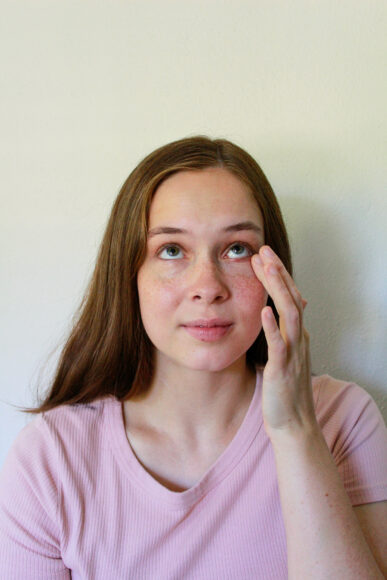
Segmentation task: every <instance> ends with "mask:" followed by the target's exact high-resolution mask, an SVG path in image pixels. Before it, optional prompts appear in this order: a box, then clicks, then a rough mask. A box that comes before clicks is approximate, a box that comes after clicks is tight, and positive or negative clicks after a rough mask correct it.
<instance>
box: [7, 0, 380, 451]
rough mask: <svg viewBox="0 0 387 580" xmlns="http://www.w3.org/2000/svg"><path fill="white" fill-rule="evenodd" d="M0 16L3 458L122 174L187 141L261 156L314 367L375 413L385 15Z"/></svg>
mask: <svg viewBox="0 0 387 580" xmlns="http://www.w3.org/2000/svg"><path fill="white" fill-rule="evenodd" d="M0 6H1V14H2V17H1V21H0V74H1V89H0V99H1V102H0V105H1V106H0V119H1V136H2V139H1V144H0V147H1V156H0V157H1V213H0V220H1V232H0V235H1V272H2V280H1V284H2V289H1V350H0V352H1V359H2V360H1V384H0V430H1V431H0V438H1V442H0V462H1V460H2V459H3V457H4V455H5V453H6V451H7V449H8V448H9V445H10V443H11V441H12V440H13V439H14V437H15V436H16V434H17V432H18V431H19V429H20V428H21V427H22V425H24V423H25V422H26V418H25V416H24V415H21V414H19V413H17V412H16V411H15V410H14V409H13V408H12V407H11V406H10V403H13V404H20V405H28V404H31V403H32V402H33V396H32V390H33V387H34V386H35V384H36V381H37V380H38V372H39V369H40V368H41V366H42V365H44V363H45V361H46V358H47V356H48V355H49V353H50V351H51V350H52V349H53V348H54V347H55V346H56V345H57V344H58V343H59V342H60V341H61V340H62V339H63V337H64V336H65V333H66V330H67V329H68V327H69V324H70V320H71V315H72V313H73V312H74V310H75V307H76V306H77V305H78V303H79V300H80V298H81V296H82V292H83V290H84V288H85V284H86V281H87V279H88V276H89V274H90V273H91V270H92V265H93V262H94V259H95V256H96V251H97V246H98V243H99V240H100V238H101V235H102V232H103V229H104V225H105V223H106V220H107V217H108V213H109V211H110V208H111V205H112V202H113V200H114V198H115V196H116V194H117V192H118V189H119V187H120V185H121V183H122V182H123V180H124V179H125V178H126V176H127V175H128V173H129V172H130V171H131V169H132V168H133V167H134V165H135V164H136V163H137V162H138V161H139V160H140V159H141V158H142V157H143V156H144V155H145V154H147V153H148V152H150V151H151V150H152V149H153V148H155V147H157V146H159V145H162V144H164V143H166V142H168V141H171V140H173V139H177V138H180V137H183V136H188V135H193V134H197V133H204V134H208V135H210V136H213V137H214V136H223V137H226V138H229V139H231V140H234V141H235V142H237V143H238V144H240V145H241V146H243V147H245V148H247V150H248V151H250V152H251V153H252V155H253V156H255V157H256V159H257V160H258V161H259V162H260V163H261V165H262V167H263V169H264V171H265V172H266V174H267V176H268V177H269V180H270V181H271V182H272V185H273V186H274V188H275V191H276V193H277V195H278V197H279V200H280V203H281V206H282V208H283V212H284V216H285V219H286V221H287V223H288V227H289V233H290V238H291V242H292V244H293V249H294V252H293V253H294V262H295V271H296V280H297V282H298V284H299V286H300V288H301V290H302V291H303V294H304V295H305V296H306V297H307V298H308V300H309V305H308V307H307V316H306V325H307V328H308V330H309V331H310V333H311V337H312V357H313V365H314V370H315V372H317V373H323V372H328V373H330V374H332V375H334V376H337V377H338V378H345V379H349V380H352V381H356V382H358V383H359V384H361V385H362V386H363V387H365V388H366V389H367V390H368V391H369V392H370V393H371V394H372V395H373V396H374V398H375V399H376V401H377V403H378V404H379V407H380V408H381V409H382V412H383V413H384V416H385V417H386V416H387V408H386V400H387V368H386V366H387V365H386V353H387V339H386V336H387V333H386V327H387V320H386V318H387V316H386V312H387V295H386V279H385V271H386V260H385V256H386V253H387V236H386V217H387V215H386V214H387V212H386V181H387V179H386V178H387V169H386V159H387V139H386V134H387V133H386V102H387V95H386V88H387V81H386V75H385V65H386V54H387V42H386V34H385V32H386V24H387V23H386V20H387V4H386V3H385V2H384V1H383V0H379V1H377V0H367V1H365V0H364V1H363V0H350V1H348V0H340V2H338V1H337V0H333V1H328V0H327V1H311V0H289V1H285V0H277V1H276V0H270V1H269V0H267V1H261V0H254V1H253V0H238V1H227V0H226V1H215V0H212V1H211V0H206V1H202V0H183V1H171V0H170V1H166V0H148V1H146V0H143V1H138V0H136V1H130V0H126V1H109V0H105V1H96V0H95V1H91V0H82V1H79V0H77V1H70V0H62V1H59V0H58V1H54V0H52V1H45V2H44V1H41V0H34V1H33V2H31V1H30V0H19V1H18V0H16V1H15V0H13V1H7V2H4V1H2V2H1V3H0ZM55 356H57V355H54V357H53V359H52V361H54V360H55ZM52 364H53V362H52ZM42 380H43V379H42Z"/></svg>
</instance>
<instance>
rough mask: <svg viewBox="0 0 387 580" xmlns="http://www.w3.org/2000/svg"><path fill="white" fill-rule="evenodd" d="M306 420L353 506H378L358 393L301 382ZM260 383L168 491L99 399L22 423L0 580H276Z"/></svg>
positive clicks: (373, 450) (329, 381)
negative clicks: (218, 442) (181, 487)
mask: <svg viewBox="0 0 387 580" xmlns="http://www.w3.org/2000/svg"><path fill="white" fill-rule="evenodd" d="M313 393H314V398H315V405H316V415H317V418H318V420H319V423H320V426H321V428H322V430H323V433H324V436H325V439H326V441H327V444H328V446H329V448H330V450H331V453H332V455H333V457H334V460H335V462H336V465H337V467H338V470H339V472H340V474H341V476H342V479H343V483H344V486H345V489H346V491H347V493H348V496H349V498H350V501H351V502H352V504H353V505H359V504H362V503H370V502H375V501H381V500H384V499H387V464H386V461H385V455H386V448H387V435H386V433H387V431H386V427H385V425H384V421H383V418H382V416H381V414H380V412H379V410H378V408H377V406H376V404H375V402H374V401H373V399H372V398H371V397H370V396H369V395H368V393H367V392H366V391H365V390H364V389H362V388H361V387H359V386H357V385H355V384H353V383H346V382H343V381H338V380H336V379H333V378H332V377H330V376H328V375H323V376H320V377H314V378H313ZM261 395H262V377H261V373H260V372H257V382H256V389H255V393H254V396H253V399H252V400H251V403H250V406H249V409H248V411H247V413H246V415H245V418H244V421H243V423H242V425H241V426H240V428H239V430H238V432H237V433H236V435H235V437H234V439H233V440H232V441H231V443H230V444H229V445H228V447H227V448H226V449H225V450H224V452H223V453H222V455H221V456H220V457H218V459H217V461H216V462H215V463H214V464H213V465H212V467H211V468H210V469H209V470H208V471H207V472H206V474H205V475H204V476H203V477H202V478H201V479H200V481H199V482H198V483H197V484H196V485H195V486H194V487H192V488H190V489H188V490H186V491H184V492H173V491H171V490H168V489H167V488H165V487H163V486H162V485H161V484H160V483H159V482H157V481H156V480H155V479H154V478H153V477H152V476H151V475H150V474H149V473H148V472H147V471H146V470H145V469H144V468H143V467H142V465H141V463H140V462H139V461H138V459H137V457H136V455H135V454H134V452H133V450H132V448H131V446H130V443H129V441H128V439H127V437H126V432H125V426H124V420H123V413H122V405H121V404H120V403H119V402H118V401H117V400H116V399H115V398H114V397H105V398H103V399H99V400H97V401H95V402H94V403H92V404H89V405H77V406H62V407H59V408H57V409H54V410H52V411H49V412H47V413H43V414H41V415H39V416H38V417H36V418H35V419H34V420H33V421H31V422H30V423H29V424H28V425H27V426H26V427H25V428H24V429H23V430H22V431H21V433H20V434H19V436H18V438H17V439H16V441H15V443H14V445H13V446H12V448H11V450H10V452H9V454H8V457H7V460H6V463H5V465H4V467H3V470H2V472H1V477H0V578H1V579H2V580H11V579H12V580H26V579H28V580H35V579H36V580H38V579H39V580H46V579H65V578H66V579H68V578H72V579H73V580H81V579H82V580H110V579H111V580H120V579H131V580H181V579H187V580H208V579H209V578H211V580H217V579H219V580H251V579H262V580H266V579H267V580H272V579H273V578H275V579H276V580H281V579H286V578H287V555H286V537H285V529H284V524H283V520H282V513H281V505H280V498H279V493H278V486H277V478H276V471H275V461H274V455H273V450H272V446H271V443H270V440H269V439H268V437H267V435H266V433H265V430H264V427H263V420H262V412H261Z"/></svg>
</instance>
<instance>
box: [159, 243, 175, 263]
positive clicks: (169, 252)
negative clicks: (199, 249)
mask: <svg viewBox="0 0 387 580" xmlns="http://www.w3.org/2000/svg"><path fill="white" fill-rule="evenodd" d="M179 251H180V248H179V246H177V245H176V244H168V245H167V246H164V247H163V248H161V250H160V252H159V253H158V256H159V257H161V259H162V260H174V259H176V258H178V257H179V255H178V252H179ZM163 252H166V256H167V257H162V254H163Z"/></svg>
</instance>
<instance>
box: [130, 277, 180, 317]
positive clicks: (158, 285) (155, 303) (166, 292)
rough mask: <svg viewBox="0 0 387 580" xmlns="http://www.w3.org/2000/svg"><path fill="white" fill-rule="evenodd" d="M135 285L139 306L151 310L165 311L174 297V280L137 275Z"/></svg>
mask: <svg viewBox="0 0 387 580" xmlns="http://www.w3.org/2000/svg"><path fill="white" fill-rule="evenodd" d="M137 287H138V292H139V298H140V305H141V307H142V308H146V309H147V310H152V312H155V311H160V310H161V311H162V310H164V311H165V310H166V309H167V308H168V306H169V305H172V304H173V303H174V300H175V298H176V280H172V279H169V280H168V279H165V278H162V277H159V276H151V277H149V276H140V275H139V276H138V279H137Z"/></svg>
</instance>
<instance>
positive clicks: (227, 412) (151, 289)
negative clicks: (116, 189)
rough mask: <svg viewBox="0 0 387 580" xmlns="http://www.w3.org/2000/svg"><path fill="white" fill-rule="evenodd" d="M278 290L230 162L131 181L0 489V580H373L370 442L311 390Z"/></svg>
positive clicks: (267, 238) (361, 420) (249, 200)
mask: <svg viewBox="0 0 387 580" xmlns="http://www.w3.org/2000/svg"><path fill="white" fill-rule="evenodd" d="M291 274H292V266H291V258H290V251H289V245H288V238H287V234H286V230H285V226H284V224H283V221H282V217H281V212H280V209H279V206H278V203H277V201H276V198H275V196H274V194H273V191H272V189H271V187H270V185H269V183H268V181H267V179H266V177H265V176H264V174H263V173H262V171H261V169H260V168H259V166H258V165H257V163H256V162H255V161H254V160H253V159H252V158H251V156H250V155H249V154H247V153H246V152H245V151H243V150H242V149H240V148H239V147H237V146H236V145H234V144H232V143H231V142H229V141H226V140H210V139H208V138H206V137H194V138H188V139H183V140H180V141H176V142H174V143H170V144H168V145H166V146H164V147H161V148H160V149H158V150H156V151H154V152H153V153H151V154H150V155H149V156H148V157H146V158H145V159H144V160H143V161H142V162H141V163H140V164H139V165H138V166H137V167H136V169H135V170H134V171H133V172H132V173H131V175H130V176H129V178H128V179H127V181H126V182H125V184H124V185H123V187H122V189H121V192H120V194H119V196H118V198H117V200H116V202H115V204H114V207H113V210H112V214H111V217H110V221H109V223H108V226H107V229H106V233H105V236H104V238H103V241H102V245H101V249H100V253H99V256H98V260H97V263H96V267H95V271H94V274H93V277H92V280H91V282H90V285H89V288H88V291H87V294H86V297H85V299H84V301H83V303H82V305H81V308H80V312H79V316H78V319H77V322H76V324H75V325H74V329H73V331H72V333H71V335H70V337H69V339H68V342H67V344H66V346H65V348H64V350H63V353H62V356H61V359H60V362H59V365H58V369H57V373H56V376H55V378H54V381H53V384H52V388H51V391H50V392H49V394H48V395H47V397H46V399H45V401H44V402H43V403H42V404H41V405H40V407H39V408H37V409H34V412H36V413H39V414H38V416H37V417H36V418H35V419H34V420H33V421H31V422H30V423H29V424H28V425H27V426H26V427H25V428H24V429H23V430H22V432H21V433H20V435H19V437H18V438H17V440H16V442H15V444H14V446H13V447H12V449H11V451H10V453H9V456H8V458H7V461H6V464H5V466H4V468H3V471H2V475H1V483H0V577H1V578H2V579H4V580H6V579H11V578H12V579H23V580H25V579H26V578H28V579H30V578H31V579H33V578H36V579H37V578H39V580H43V579H51V578H52V579H54V578H55V579H65V578H66V579H67V578H70V577H71V578H73V579H77V580H80V579H81V580H98V579H103V580H106V579H112V580H113V579H114V580H118V579H129V578H130V579H136V580H140V579H141V580H142V579H144V580H145V579H157V580H161V579H168V580H178V579H192V580H198V579H202V578H203V579H206V580H207V579H209V578H211V579H217V578H219V579H222V580H226V579H230V580H244V579H246V580H247V579H249V580H250V579H267V580H269V579H270V580H273V579H276V580H278V579H282V578H283V579H285V578H292V579H297V580H300V579H307V578H313V579H320V578H321V579H326V578H340V580H346V579H348V580H349V579H351V580H353V579H354V578H361V579H362V580H365V579H376V578H380V579H382V578H383V577H384V574H386V570H387V558H386V554H387V550H385V549H384V548H385V547H386V544H385V542H386V537H387V528H386V525H387V507H386V506H387V502H386V501H385V500H387V473H386V462H385V452H386V428H385V425H384V422H383V419H382V417H381V414H380V412H379V410H378V408H377V406H376V405H375V403H374V401H373V400H372V398H371V397H370V396H369V395H368V394H367V392H366V391H365V390H363V389H362V388H361V387H359V386H357V385H355V384H353V383H348V382H343V381H339V380H336V379H333V378H332V377H330V376H328V375H323V376H312V373H311V367H310V357H309V335H308V333H307V331H306V330H305V328H304V326H303V309H304V307H305V305H306V301H305V300H304V299H303V298H302V296H301V294H300V292H299V290H298V289H297V287H296V285H295V283H294V281H293V279H292V277H291Z"/></svg>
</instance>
